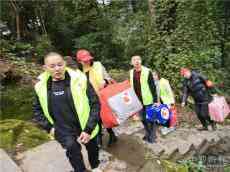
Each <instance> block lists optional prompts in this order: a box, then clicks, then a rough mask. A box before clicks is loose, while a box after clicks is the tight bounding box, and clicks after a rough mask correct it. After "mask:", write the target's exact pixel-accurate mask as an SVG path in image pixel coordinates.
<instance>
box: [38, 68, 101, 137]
mask: <svg viewBox="0 0 230 172" xmlns="http://www.w3.org/2000/svg"><path fill="white" fill-rule="evenodd" d="M66 71H67V72H68V73H69V75H70V78H71V80H70V89H71V93H72V96H73V101H74V105H75V109H76V111H77V115H78V119H79V121H80V126H81V129H82V130H84V129H85V127H86V124H87V122H88V118H89V113H90V107H89V101H88V97H87V95H86V89H87V78H86V76H85V75H84V74H83V73H82V72H80V71H79V70H77V71H73V70H72V69H69V68H66ZM49 77H50V74H49V73H48V72H44V73H42V74H41V75H40V76H39V79H40V81H39V82H38V83H37V84H36V85H35V91H36V94H37V95H38V98H39V102H40V104H41V107H42V110H43V113H44V116H45V117H46V118H47V119H48V121H49V122H50V123H51V124H53V123H54V122H53V119H52V117H51V116H50V114H49V110H48V99H47V81H48V79H49ZM98 131H99V127H98V125H97V126H96V127H95V129H94V130H93V132H92V133H91V138H94V137H95V136H96V135H97V133H98Z"/></svg>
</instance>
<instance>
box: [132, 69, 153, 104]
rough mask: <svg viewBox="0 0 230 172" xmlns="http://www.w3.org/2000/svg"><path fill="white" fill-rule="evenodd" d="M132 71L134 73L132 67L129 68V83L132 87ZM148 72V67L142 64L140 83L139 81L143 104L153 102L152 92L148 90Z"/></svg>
mask: <svg viewBox="0 0 230 172" xmlns="http://www.w3.org/2000/svg"><path fill="white" fill-rule="evenodd" d="M133 73H134V70H133V69H132V70H130V83H131V86H132V87H133ZM149 74H150V69H149V68H147V67H144V66H142V67H141V77H140V83H141V96H142V100H143V104H144V105H150V104H153V96H152V92H151V91H150V88H149V84H148V76H149Z"/></svg>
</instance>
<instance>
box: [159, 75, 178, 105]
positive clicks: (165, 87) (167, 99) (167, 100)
mask: <svg viewBox="0 0 230 172" xmlns="http://www.w3.org/2000/svg"><path fill="white" fill-rule="evenodd" d="M159 89H160V95H159V96H160V99H161V100H162V102H163V103H164V104H168V105H170V104H174V103H175V99H174V95H173V92H172V89H171V87H170V85H169V82H168V80H167V79H164V78H161V79H160V80H159Z"/></svg>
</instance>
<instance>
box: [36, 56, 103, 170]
mask: <svg viewBox="0 0 230 172" xmlns="http://www.w3.org/2000/svg"><path fill="white" fill-rule="evenodd" d="M44 69H45V72H43V73H42V74H41V75H40V76H39V77H38V79H39V81H38V82H37V83H36V85H35V92H36V96H35V102H34V105H33V112H34V119H33V120H34V121H35V122H37V123H38V124H39V125H40V126H41V127H43V128H44V129H46V130H47V131H48V132H50V133H51V134H54V138H55V139H56V140H57V141H58V142H59V143H60V144H61V145H62V147H63V148H64V149H65V150H66V156H67V157H68V159H69V162H70V164H71V165H72V167H73V169H74V172H86V171H87V170H86V167H85V165H84V162H83V157H82V154H81V144H80V143H82V144H84V145H85V146H86V149H87V151H88V158H89V162H90V165H91V167H92V169H93V171H95V170H98V168H97V167H98V165H99V160H98V151H99V149H98V145H97V140H96V136H97V134H98V131H99V127H98V124H97V123H98V120H99V119H98V111H95V109H97V108H98V106H99V104H98V103H95V102H92V101H91V99H89V97H96V93H95V92H94V89H93V88H92V87H90V85H87V78H86V76H85V75H84V74H83V73H82V72H81V71H79V70H77V71H74V70H72V69H70V68H67V67H66V63H65V61H64V60H63V57H62V56H61V55H60V54H58V53H55V52H51V53H49V54H47V55H46V56H45V58H44ZM79 142H80V143H79Z"/></svg>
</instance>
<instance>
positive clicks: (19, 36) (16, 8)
mask: <svg viewBox="0 0 230 172" xmlns="http://www.w3.org/2000/svg"><path fill="white" fill-rule="evenodd" d="M10 2H11V5H12V7H13V9H14V13H15V18H16V31H17V40H21V30H20V12H19V8H18V6H17V4H16V2H14V1H13V0H11V1H10Z"/></svg>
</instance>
